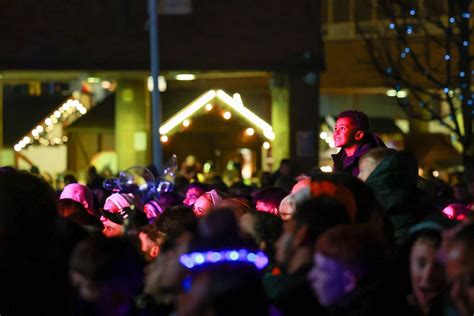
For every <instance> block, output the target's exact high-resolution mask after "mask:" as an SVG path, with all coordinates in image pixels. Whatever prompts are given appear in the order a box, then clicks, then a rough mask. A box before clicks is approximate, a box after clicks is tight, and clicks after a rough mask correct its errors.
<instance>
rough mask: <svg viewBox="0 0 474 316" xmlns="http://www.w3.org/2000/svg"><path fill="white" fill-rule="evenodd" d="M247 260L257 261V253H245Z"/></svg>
mask: <svg viewBox="0 0 474 316" xmlns="http://www.w3.org/2000/svg"><path fill="white" fill-rule="evenodd" d="M247 260H248V261H250V262H256V261H257V255H256V254H254V253H249V254H248V255H247Z"/></svg>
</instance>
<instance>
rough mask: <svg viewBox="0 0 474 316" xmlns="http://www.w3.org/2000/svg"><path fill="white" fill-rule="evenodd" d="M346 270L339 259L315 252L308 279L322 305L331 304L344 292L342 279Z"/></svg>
mask: <svg viewBox="0 0 474 316" xmlns="http://www.w3.org/2000/svg"><path fill="white" fill-rule="evenodd" d="M346 271H347V270H346V269H345V268H344V266H343V265H342V264H341V263H340V262H339V261H337V260H334V259H332V258H329V257H326V256H325V255H323V254H322V253H319V252H316V254H315V255H314V264H313V268H312V269H311V271H310V272H309V274H308V279H309V281H310V283H311V287H312V288H313V291H314V293H315V294H316V297H317V298H318V300H319V303H320V304H321V305H322V306H331V305H333V304H335V303H337V302H338V301H339V300H340V299H341V298H342V297H343V296H344V295H345V294H346V291H345V281H344V273H346Z"/></svg>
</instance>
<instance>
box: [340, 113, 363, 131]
mask: <svg viewBox="0 0 474 316" xmlns="http://www.w3.org/2000/svg"><path fill="white" fill-rule="evenodd" d="M343 117H348V118H350V119H351V121H352V124H354V125H355V126H357V128H358V129H359V130H361V131H363V132H369V130H370V125H369V118H368V117H367V114H365V113H364V112H361V111H356V110H347V111H344V112H341V113H339V115H338V116H337V119H340V118H343Z"/></svg>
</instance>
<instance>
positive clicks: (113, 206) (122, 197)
mask: <svg viewBox="0 0 474 316" xmlns="http://www.w3.org/2000/svg"><path fill="white" fill-rule="evenodd" d="M132 205H133V206H135V207H136V208H138V209H140V210H142V209H143V207H142V204H141V202H140V199H139V198H138V197H137V196H135V195H134V194H133V193H114V194H112V195H111V196H109V197H108V198H107V199H106V200H105V203H104V210H107V211H109V212H112V213H116V212H119V211H120V210H121V209H124V208H126V207H130V206H132Z"/></svg>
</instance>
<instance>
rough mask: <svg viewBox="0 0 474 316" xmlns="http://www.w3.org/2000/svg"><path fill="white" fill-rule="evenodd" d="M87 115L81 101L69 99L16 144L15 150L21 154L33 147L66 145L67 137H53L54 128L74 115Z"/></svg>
mask: <svg viewBox="0 0 474 316" xmlns="http://www.w3.org/2000/svg"><path fill="white" fill-rule="evenodd" d="M86 113H87V108H86V107H85V106H84V105H83V104H82V103H81V102H80V101H79V100H76V99H68V100H66V101H65V102H64V103H63V104H61V105H60V106H59V107H58V108H57V109H56V110H55V111H54V112H52V113H51V114H50V115H49V116H47V117H46V119H45V120H44V121H43V122H41V123H39V124H38V125H37V126H36V127H35V128H33V129H32V130H31V132H29V133H28V134H27V135H26V136H24V137H23V138H22V139H21V140H20V141H19V142H18V143H16V144H15V146H13V149H14V150H15V151H16V152H20V151H22V150H25V149H28V148H29V147H30V146H33V145H42V146H58V145H62V144H65V143H66V142H67V141H68V137H67V136H61V137H59V136H52V135H51V134H52V131H53V130H54V127H55V126H56V125H57V124H62V123H64V122H66V121H67V120H68V119H69V118H70V117H71V116H72V115H76V116H77V117H80V116H82V115H84V114H86Z"/></svg>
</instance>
